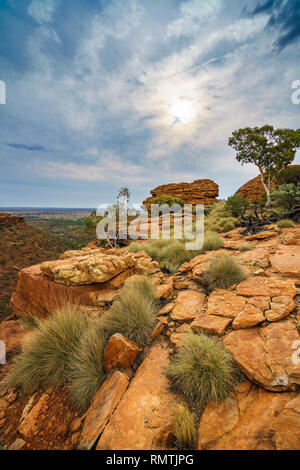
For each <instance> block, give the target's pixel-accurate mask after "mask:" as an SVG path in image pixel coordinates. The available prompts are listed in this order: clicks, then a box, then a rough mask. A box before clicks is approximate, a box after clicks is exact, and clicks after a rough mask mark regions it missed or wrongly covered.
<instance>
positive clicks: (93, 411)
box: [79, 371, 129, 450]
mask: <svg viewBox="0 0 300 470" xmlns="http://www.w3.org/2000/svg"><path fill="white" fill-rule="evenodd" d="M128 383H129V380H128V377H127V376H126V375H125V374H122V373H121V372H119V371H117V372H115V373H114V374H113V375H112V376H110V377H109V378H108V379H106V380H105V382H104V383H103V384H102V385H101V387H100V388H99V390H98V392H97V393H96V395H95V396H94V398H93V400H92V403H91V406H90V407H89V409H88V411H87V412H86V415H85V420H84V424H83V429H82V432H81V436H80V441H79V449H86V450H88V449H91V448H92V447H93V445H94V444H95V442H96V440H97V439H98V437H99V436H100V434H101V433H102V431H103V429H104V428H105V426H106V425H107V423H108V421H109V420H110V418H111V417H112V415H113V413H114V411H115V409H116V407H117V406H118V403H119V402H120V400H121V398H122V396H123V395H124V393H125V390H126V389H127V387H128Z"/></svg>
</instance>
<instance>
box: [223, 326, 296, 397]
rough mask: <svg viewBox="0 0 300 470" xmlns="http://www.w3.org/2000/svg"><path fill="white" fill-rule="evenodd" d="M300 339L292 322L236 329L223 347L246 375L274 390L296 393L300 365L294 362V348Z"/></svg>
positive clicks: (226, 337)
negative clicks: (294, 391)
mask: <svg viewBox="0 0 300 470" xmlns="http://www.w3.org/2000/svg"><path fill="white" fill-rule="evenodd" d="M299 340H300V336H299V332H298V330H297V328H296V326H295V325H294V323H293V322H292V321H291V320H286V321H283V322H280V323H272V324H271V325H269V326H267V327H266V328H259V327H256V328H251V329H245V330H237V331H233V332H231V333H229V334H228V335H226V336H225V338H224V346H225V347H226V349H227V350H228V351H230V352H231V353H232V354H233V357H234V360H235V362H236V363H237V365H238V367H239V368H240V369H241V370H242V372H244V374H245V375H246V376H247V377H248V378H249V379H250V380H252V381H253V382H256V383H257V384H259V385H260V386H262V387H264V388H265V389H267V390H271V391H287V390H294V389H295V388H296V387H297V384H300V365H299V364H297V361H293V354H294V345H295V342H296V341H299Z"/></svg>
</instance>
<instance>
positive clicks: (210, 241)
mask: <svg viewBox="0 0 300 470" xmlns="http://www.w3.org/2000/svg"><path fill="white" fill-rule="evenodd" d="M223 246H224V240H223V238H222V237H220V235H218V234H217V233H216V232H211V231H209V230H208V231H207V232H205V234H204V245H203V250H202V251H203V253H205V252H206V251H215V250H220V249H221V248H223Z"/></svg>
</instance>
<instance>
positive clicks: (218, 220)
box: [204, 201, 236, 232]
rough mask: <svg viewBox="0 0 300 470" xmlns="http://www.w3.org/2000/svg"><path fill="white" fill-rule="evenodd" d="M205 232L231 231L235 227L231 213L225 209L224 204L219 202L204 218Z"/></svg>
mask: <svg viewBox="0 0 300 470" xmlns="http://www.w3.org/2000/svg"><path fill="white" fill-rule="evenodd" d="M204 225H205V230H206V231H212V232H223V231H224V227H225V231H230V230H232V229H233V228H234V227H235V225H236V219H235V218H234V217H232V212H231V210H229V208H228V207H226V204H225V202H223V201H219V202H217V203H216V204H214V205H213V206H212V208H211V209H210V211H209V213H208V215H207V216H206V217H205V218H204Z"/></svg>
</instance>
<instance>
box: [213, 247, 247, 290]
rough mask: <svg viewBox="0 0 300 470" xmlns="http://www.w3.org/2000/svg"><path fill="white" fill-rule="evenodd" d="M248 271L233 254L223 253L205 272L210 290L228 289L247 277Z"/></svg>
mask: <svg viewBox="0 0 300 470" xmlns="http://www.w3.org/2000/svg"><path fill="white" fill-rule="evenodd" d="M246 277H247V276H246V273H245V271H244V269H243V268H242V266H241V265H240V264H239V262H238V261H237V260H236V259H235V258H233V256H230V255H227V254H222V255H219V256H216V257H215V258H214V259H213V260H212V261H211V263H210V265H209V267H208V268H207V270H206V271H205V272H204V282H205V283H206V284H207V287H208V289H209V290H214V289H217V288H220V289H227V288H228V287H230V286H232V285H233V284H238V283H239V282H242V281H244V280H245V279H246Z"/></svg>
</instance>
